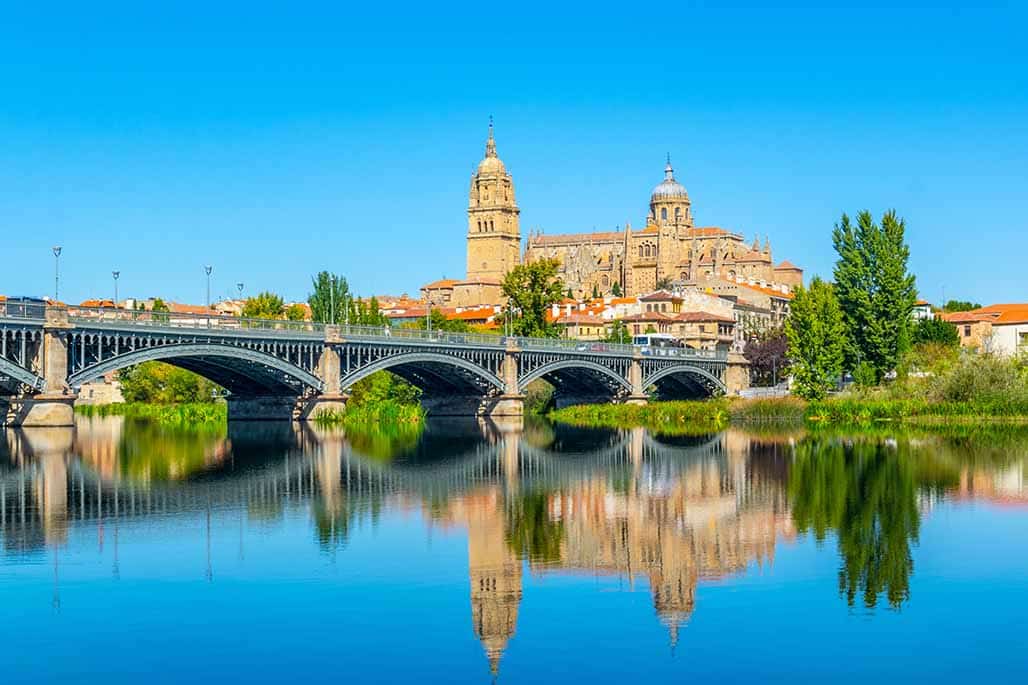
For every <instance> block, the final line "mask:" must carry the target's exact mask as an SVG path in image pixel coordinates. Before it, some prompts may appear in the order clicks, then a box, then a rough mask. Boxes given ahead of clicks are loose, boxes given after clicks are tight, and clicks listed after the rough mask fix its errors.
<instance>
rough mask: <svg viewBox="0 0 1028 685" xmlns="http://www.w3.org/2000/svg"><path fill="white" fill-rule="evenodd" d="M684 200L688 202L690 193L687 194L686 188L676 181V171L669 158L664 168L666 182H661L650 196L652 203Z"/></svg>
mask: <svg viewBox="0 0 1028 685" xmlns="http://www.w3.org/2000/svg"><path fill="white" fill-rule="evenodd" d="M678 198H683V199H686V200H688V199H689V193H687V192H685V186H683V185H682V184H681V183H679V182H678V181H676V180H675V170H674V169H672V168H671V158H670V157H668V160H667V166H666V167H664V180H663V181H661V182H660V183H659V184H658V185H657V186H656V187H655V188H654V189H653V193H652V194H651V195H650V202H661V201H666V200H673V199H678Z"/></svg>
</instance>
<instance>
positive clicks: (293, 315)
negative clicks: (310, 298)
mask: <svg viewBox="0 0 1028 685" xmlns="http://www.w3.org/2000/svg"><path fill="white" fill-rule="evenodd" d="M306 316H307V310H305V309H304V308H303V307H302V306H300V305H298V304H291V305H289V306H288V307H287V308H286V318H287V319H289V320H290V321H303V320H304V318H306Z"/></svg>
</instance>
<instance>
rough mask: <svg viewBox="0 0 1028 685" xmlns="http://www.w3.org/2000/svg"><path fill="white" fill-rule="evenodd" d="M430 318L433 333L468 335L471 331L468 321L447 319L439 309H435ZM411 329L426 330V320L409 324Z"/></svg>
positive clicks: (421, 319) (422, 319)
mask: <svg viewBox="0 0 1028 685" xmlns="http://www.w3.org/2000/svg"><path fill="white" fill-rule="evenodd" d="M429 317H431V319H432V330H433V331H446V332H447V333H467V332H468V331H470V330H471V327H470V326H468V324H467V322H466V321H461V320H460V319H447V318H446V315H445V314H443V313H442V312H441V311H439V310H438V309H433V310H432V311H431V312H430V313H429ZM408 325H409V327H410V328H417V329H419V330H425V319H424V318H420V319H418V320H417V321H415V322H413V323H411V324H408Z"/></svg>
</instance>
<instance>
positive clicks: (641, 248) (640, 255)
mask: <svg viewBox="0 0 1028 685" xmlns="http://www.w3.org/2000/svg"><path fill="white" fill-rule="evenodd" d="M642 257H643V246H642V245H640V246H639V258H640V259H642Z"/></svg>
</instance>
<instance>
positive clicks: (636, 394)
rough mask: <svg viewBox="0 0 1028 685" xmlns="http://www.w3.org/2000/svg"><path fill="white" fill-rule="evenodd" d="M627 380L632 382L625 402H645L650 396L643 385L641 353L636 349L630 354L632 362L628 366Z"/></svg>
mask: <svg viewBox="0 0 1028 685" xmlns="http://www.w3.org/2000/svg"><path fill="white" fill-rule="evenodd" d="M628 381H629V382H630V383H631V384H632V392H631V394H629V395H628V397H626V398H625V399H624V403H625V404H646V403H648V402H649V401H650V398H649V397H648V396H647V395H646V388H644V387H643V370H642V354H641V353H640V352H639V351H638V350H636V351H635V353H634V354H633V355H632V364H631V366H629V367H628Z"/></svg>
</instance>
